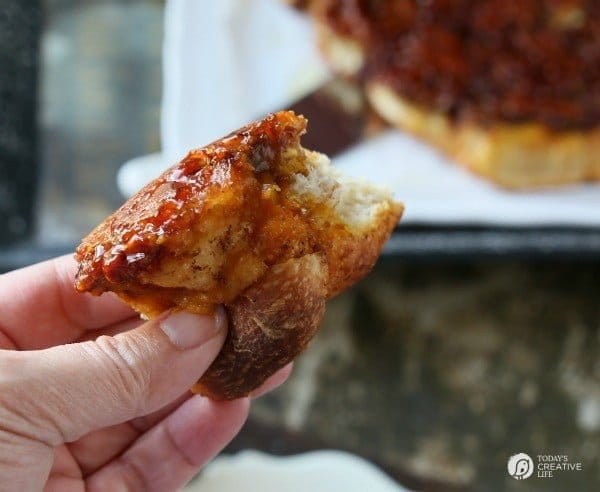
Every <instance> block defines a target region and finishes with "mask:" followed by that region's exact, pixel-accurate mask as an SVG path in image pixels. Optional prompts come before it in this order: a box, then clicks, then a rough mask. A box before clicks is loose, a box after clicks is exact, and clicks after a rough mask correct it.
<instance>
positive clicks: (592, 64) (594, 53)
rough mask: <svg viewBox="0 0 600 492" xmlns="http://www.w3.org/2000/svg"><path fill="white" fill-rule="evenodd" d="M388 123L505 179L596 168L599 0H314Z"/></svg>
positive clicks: (323, 26)
mask: <svg viewBox="0 0 600 492" xmlns="http://www.w3.org/2000/svg"><path fill="white" fill-rule="evenodd" d="M310 9H311V11H312V12H313V13H314V15H315V17H316V19H317V24H318V27H319V33H320V36H319V38H320V45H321V48H322V51H323V53H324V54H325V56H326V58H327V59H328V61H329V62H330V64H331V65H332V67H333V68H334V70H335V71H336V72H338V73H339V74H341V75H344V76H349V77H357V78H359V79H360V81H361V82H362V83H363V84H364V86H365V89H366V93H367V97H368V99H369V100H370V102H371V104H372V105H373V107H374V108H375V110H376V111H377V112H378V113H379V114H380V115H381V117H382V118H384V119H385V120H387V121H388V122H389V123H390V124H392V125H394V126H397V127H399V128H401V129H403V130H406V131H409V132H411V133H413V134H415V135H416V136H418V137H420V138H423V139H424V140H426V141H427V142H429V143H431V144H433V145H434V146H436V147H437V148H438V149H439V150H441V151H442V152H444V153H445V154H447V155H448V156H450V157H452V158H453V159H455V160H456V161H457V162H459V163H460V164H462V165H464V166H465V167H467V168H468V169H470V170H471V171H473V172H475V173H477V174H479V175H481V176H483V177H486V178H488V179H490V180H492V181H494V182H496V183H498V184H500V185H502V186H505V187H508V188H531V187H540V186H550V185H560V184H568V183H574V182H580V181H586V180H599V179H600V23H599V22H598V19H599V17H600V2H598V1H596V0H523V1H522V2H506V1H505V0H430V1H426V2H424V1H417V0H405V1H398V0H323V1H319V2H316V1H314V2H311V3H310Z"/></svg>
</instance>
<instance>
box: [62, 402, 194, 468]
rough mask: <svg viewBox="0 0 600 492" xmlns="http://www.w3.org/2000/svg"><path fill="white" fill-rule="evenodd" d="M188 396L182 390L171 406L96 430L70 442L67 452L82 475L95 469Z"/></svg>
mask: <svg viewBox="0 0 600 492" xmlns="http://www.w3.org/2000/svg"><path fill="white" fill-rule="evenodd" d="M191 396H192V394H191V393H190V392H189V391H186V392H185V394H183V395H181V396H180V397H179V398H177V399H176V400H175V401H173V402H172V403H169V404H168V405H166V406H165V407H163V408H161V409H160V410H158V411H157V412H154V413H151V414H150V415H146V416H145V417H139V418H137V419H133V420H130V421H129V422H124V423H122V424H117V425H113V426H112V427H107V428H105V429H100V430H97V431H94V432H91V433H89V434H87V435H86V436H83V437H82V438H81V439H79V440H77V441H75V442H73V443H70V444H69V445H68V446H69V450H70V451H71V454H72V455H73V457H74V458H75V460H76V461H77V463H78V465H79V468H80V469H81V471H82V473H83V475H84V476H87V475H90V474H91V473H93V472H95V471H96V470H98V469H99V468H100V467H102V466H103V465H105V464H106V463H108V462H109V461H110V460H112V459H113V458H115V457H117V456H119V455H120V454H122V453H123V451H125V450H126V449H127V448H128V447H129V446H131V444H132V443H133V442H134V441H135V440H136V439H137V438H138V437H140V436H141V435H142V434H143V433H144V432H146V431H147V430H148V429H150V428H151V427H153V426H154V425H156V424H157V423H158V422H160V421H161V420H163V419H164V418H165V417H166V416H167V415H169V414H171V413H172V412H173V411H174V410H176V409H177V408H178V407H179V406H181V404H182V403H183V402H185V401H187V400H188V399H189V398H190V397H191Z"/></svg>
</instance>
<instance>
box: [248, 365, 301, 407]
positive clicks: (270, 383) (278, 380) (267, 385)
mask: <svg viewBox="0 0 600 492" xmlns="http://www.w3.org/2000/svg"><path fill="white" fill-rule="evenodd" d="M293 367H294V363H293V362H290V363H289V364H288V365H287V366H284V367H282V368H281V369H279V371H277V372H276V373H275V374H273V375H272V376H271V377H269V378H268V379H267V380H266V381H265V382H264V383H263V384H261V385H260V386H259V387H258V388H256V389H255V390H254V391H253V392H252V395H250V396H251V397H252V398H260V397H261V396H263V395H264V394H266V393H269V392H271V391H273V390H274V389H275V388H277V387H279V386H281V385H282V384H283V383H285V381H286V380H287V378H289V377H290V374H291V373H292V369H293Z"/></svg>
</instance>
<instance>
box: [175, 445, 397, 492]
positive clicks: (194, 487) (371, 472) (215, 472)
mask: <svg viewBox="0 0 600 492" xmlns="http://www.w3.org/2000/svg"><path fill="white" fill-rule="evenodd" d="M185 490H186V491H187V492H240V491H242V490H243V491H249V492H255V491H256V492H258V491H260V492H283V491H285V492H316V491H319V492H365V491H368V492H404V491H406V490H407V489H405V488H402V487H400V486H399V485H397V484H396V483H395V482H394V481H392V480H391V479H390V478H389V477H388V476H387V475H385V474H384V473H383V472H381V471H380V470H379V469H378V468H376V467H375V466H373V465H372V464H371V463H369V462H367V461H365V460H363V459H362V458H359V457H357V456H354V455H351V454H348V453H343V452H341V451H314V452H311V453H305V454H299V455H295V456H288V457H275V456H270V455H267V454H264V453H260V452H258V451H243V452H241V453H238V454H237V455H234V456H220V457H218V458H216V459H215V460H214V461H213V462H212V463H210V464H209V465H208V466H207V467H206V468H205V469H204V470H203V472H202V474H201V475H200V477H199V478H198V479H197V480H195V481H194V482H193V483H191V484H190V485H188V487H186V489H185Z"/></svg>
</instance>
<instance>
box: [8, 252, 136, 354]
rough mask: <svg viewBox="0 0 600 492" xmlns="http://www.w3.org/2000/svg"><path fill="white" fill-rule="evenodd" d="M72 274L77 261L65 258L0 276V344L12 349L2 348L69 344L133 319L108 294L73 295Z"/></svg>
mask: <svg viewBox="0 0 600 492" xmlns="http://www.w3.org/2000/svg"><path fill="white" fill-rule="evenodd" d="M76 271H77V264H76V262H75V260H74V259H73V257H72V256H70V255H67V256H61V257H59V258H55V259H53V260H48V261H45V262H42V263H38V264H37V265H33V266H30V267H26V268H22V269H20V270H15V271H13V272H9V273H6V274H4V275H0V340H1V339H2V338H4V339H5V340H6V343H5V344H9V345H13V346H12V347H6V348H17V349H21V350H31V349H40V348H46V347H51V346H54V345H60V344H63V343H69V342H73V341H75V340H77V339H78V338H80V337H81V336H82V335H83V334H84V333H85V332H86V331H88V330H95V329H98V328H102V327H103V326H105V325H109V324H112V323H117V322H119V321H123V320H125V319H128V318H131V317H133V316H135V315H136V313H135V312H134V311H133V310H132V309H131V308H130V307H128V306H127V305H126V304H125V303H123V302H122V301H120V300H119V299H118V298H117V297H116V296H115V295H114V294H112V293H110V294H104V295H102V296H101V297H94V296H92V295H89V294H79V293H78V292H76V291H75V288H74V286H73V284H74V280H75V273H76ZM1 335H4V337H2V336H1Z"/></svg>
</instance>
